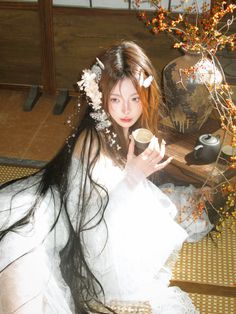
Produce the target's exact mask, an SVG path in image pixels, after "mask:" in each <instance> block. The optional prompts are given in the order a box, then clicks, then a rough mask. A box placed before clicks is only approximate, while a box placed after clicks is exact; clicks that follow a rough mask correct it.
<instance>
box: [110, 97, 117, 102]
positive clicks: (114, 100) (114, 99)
mask: <svg viewBox="0 0 236 314" xmlns="http://www.w3.org/2000/svg"><path fill="white" fill-rule="evenodd" d="M110 101H111V102H113V103H118V102H119V99H118V98H111V99H110Z"/></svg>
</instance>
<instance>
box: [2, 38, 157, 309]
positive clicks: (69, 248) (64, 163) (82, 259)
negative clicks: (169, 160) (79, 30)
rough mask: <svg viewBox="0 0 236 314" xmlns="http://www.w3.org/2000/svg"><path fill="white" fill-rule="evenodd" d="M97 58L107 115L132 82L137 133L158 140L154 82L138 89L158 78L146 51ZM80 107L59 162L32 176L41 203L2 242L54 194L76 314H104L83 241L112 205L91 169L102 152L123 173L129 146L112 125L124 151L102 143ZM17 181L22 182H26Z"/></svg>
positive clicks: (124, 48)
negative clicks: (139, 110) (142, 81)
mask: <svg viewBox="0 0 236 314" xmlns="http://www.w3.org/2000/svg"><path fill="white" fill-rule="evenodd" d="M99 58H100V60H101V61H102V62H103V64H104V66H105V69H104V70H103V71H102V78H101V80H100V82H99V87H100V90H101V92H102V95H103V107H104V110H105V111H106V112H108V108H107V103H108V97H109V94H110V92H111V90H112V88H113V87H114V86H115V84H116V83H117V82H118V81H119V80H122V79H124V78H125V77H128V78H130V79H131V80H132V82H133V84H134V86H135V87H136V89H137V91H138V93H139V95H140V98H141V101H142V106H143V114H142V116H141V118H140V119H139V120H138V121H137V122H136V124H135V126H133V127H148V128H149V129H151V130H152V131H153V133H154V134H155V133H156V131H157V124H158V115H157V110H158V104H159V100H160V94H159V89H158V86H157V83H156V81H155V80H154V81H153V83H152V84H151V86H150V87H149V88H145V89H144V88H142V87H140V85H139V78H140V73H141V72H142V74H143V75H144V77H148V76H149V75H152V76H154V78H156V74H155V70H154V68H153V66H152V64H151V62H150V60H149V59H148V58H147V56H146V55H145V53H144V52H143V50H142V49H141V48H140V47H139V46H138V45H136V44H135V43H133V42H127V41H125V42H122V43H121V44H118V45H116V46H113V47H112V48H110V49H109V50H107V52H106V53H105V54H104V55H102V56H99ZM80 102H81V107H82V111H81V113H80V118H79V120H78V122H77V125H75V127H74V128H73V130H72V132H71V135H70V136H69V137H68V138H67V141H66V142H65V144H64V145H63V146H62V148H61V149H60V151H59V152H58V153H57V154H56V156H55V157H54V158H53V159H52V160H51V161H50V162H48V163H47V165H46V166H44V167H43V168H42V169H41V170H40V171H38V172H37V173H36V174H34V175H32V176H31V177H33V178H37V180H35V183H33V184H35V185H37V192H36V195H37V197H36V198H35V202H34V204H33V206H32V207H31V208H30V209H29V211H28V212H27V214H26V215H25V216H24V217H22V218H21V219H20V220H19V221H17V222H16V223H14V224H13V225H11V226H9V227H8V228H6V229H4V230H2V231H0V240H1V239H3V237H4V236H5V235H6V234H7V233H8V232H9V231H14V230H16V229H17V228H19V227H20V226H22V225H25V224H27V223H28V222H29V220H30V217H31V216H32V215H34V212H35V210H36V208H37V205H38V203H39V202H40V201H41V200H42V199H43V198H44V196H45V195H46V193H48V191H51V193H52V194H53V197H54V198H59V205H57V206H59V207H60V208H59V210H58V211H57V213H58V214H57V216H56V218H55V221H54V223H53V225H52V226H51V229H50V231H52V230H53V229H54V227H55V225H56V223H57V221H58V219H59V216H60V215H61V213H62V212H63V213H64V214H65V215H66V217H67V225H68V229H69V238H68V241H67V244H66V246H65V247H64V248H63V249H62V251H61V252H60V257H61V265H60V267H61V272H62V275H63V278H64V280H65V281H66V283H67V284H68V285H69V287H70V290H71V293H72V296H73V299H74V304H75V311H76V313H78V314H81V313H83V314H85V313H88V312H89V311H90V312H96V313H104V311H103V310H100V311H99V310H98V309H96V310H95V309H94V307H93V305H94V304H98V305H102V304H103V303H105V300H104V298H103V297H104V292H103V288H102V285H101V284H100V283H99V281H98V280H97V278H96V277H95V275H94V274H93V272H92V270H91V269H90V267H89V265H88V263H87V261H86V252H85V250H86V248H85V245H84V239H83V235H84V232H86V231H87V230H88V229H89V228H94V227H96V226H97V225H98V224H100V223H101V221H104V212H105V209H106V207H107V204H108V202H109V195H108V193H107V190H106V188H105V187H104V186H102V185H100V184H99V183H98V182H96V181H95V180H94V179H93V169H94V167H95V165H96V162H97V161H98V159H99V156H100V154H101V152H103V153H104V154H107V155H108V156H110V158H112V159H113V161H114V162H115V163H116V164H117V165H118V166H120V167H123V166H124V164H125V159H126V154H127V142H126V141H125V139H124V135H123V132H122V129H121V127H119V126H118V125H117V124H116V123H115V122H114V121H112V122H113V123H112V126H111V131H114V132H116V133H117V142H118V143H119V144H120V145H121V147H122V149H121V150H120V151H119V152H117V151H114V150H113V148H111V147H109V145H108V143H107V142H106V141H105V140H104V135H103V133H102V132H99V131H97V130H96V123H95V121H94V119H92V118H91V116H90V113H91V110H92V108H91V107H90V106H89V105H88V101H87V98H86V95H81V99H80ZM111 120H112V119H111ZM131 131H132V130H131ZM74 156H77V157H76V158H78V167H77V170H76V171H77V172H78V174H79V175H78V176H77V180H78V182H77V187H78V188H77V195H76V200H77V201H75V202H74V204H72V207H73V208H72V210H73V212H74V213H76V224H73V223H72V220H71V215H70V210H71V209H70V208H69V202H68V199H69V198H70V190H71V184H73V183H74V182H71V167H72V164H73V162H72V160H73V157H74ZM78 178H79V179H78ZM19 180H20V181H22V180H25V179H19ZM30 182H32V181H30ZM12 183H13V182H8V183H6V184H4V185H2V186H1V189H4V188H5V187H6V186H8V185H9V184H12ZM26 188H27V187H26ZM55 191H56V192H57V193H56V192H55ZM92 195H93V197H94V195H95V198H96V206H97V208H96V212H95V215H94V222H92V224H91V219H90V220H88V217H87V212H88V208H89V206H90V204H89V201H90V198H91V196H92ZM57 204H58V203H57ZM70 206H71V204H70ZM88 222H89V223H88ZM105 308H106V309H108V310H109V311H110V312H111V313H114V311H113V310H112V309H109V308H108V307H106V306H104V309H105ZM106 313H107V311H106Z"/></svg>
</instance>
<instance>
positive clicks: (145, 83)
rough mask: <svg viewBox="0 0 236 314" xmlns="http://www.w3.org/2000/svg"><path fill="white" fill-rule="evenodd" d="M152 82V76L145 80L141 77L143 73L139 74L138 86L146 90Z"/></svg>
mask: <svg viewBox="0 0 236 314" xmlns="http://www.w3.org/2000/svg"><path fill="white" fill-rule="evenodd" d="M152 81H153V76H152V75H149V76H148V77H147V78H146V79H145V80H144V77H143V72H141V74H140V79H139V86H143V87H144V88H148V87H149V86H150V85H151V83H152Z"/></svg>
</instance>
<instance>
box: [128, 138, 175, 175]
mask: <svg viewBox="0 0 236 314" xmlns="http://www.w3.org/2000/svg"><path fill="white" fill-rule="evenodd" d="M165 144H166V143H165V141H164V140H162V142H161V144H160V145H159V143H158V139H157V138H156V137H155V136H154V137H153V138H152V140H151V142H150V144H149V145H148V147H147V148H146V149H145V150H144V151H143V152H142V153H141V154H139V155H138V156H135V154H134V147H135V144H134V139H133V137H132V136H131V141H130V145H129V149H128V155H127V164H126V168H129V167H130V168H131V169H133V170H137V171H138V172H141V173H142V174H143V175H144V176H145V177H148V176H150V175H151V174H153V173H154V172H156V171H159V170H161V169H163V168H164V167H166V166H167V165H168V164H169V163H170V162H171V160H172V159H173V157H169V158H167V159H166V160H165V161H162V159H163V158H164V156H165ZM161 161H162V162H161Z"/></svg>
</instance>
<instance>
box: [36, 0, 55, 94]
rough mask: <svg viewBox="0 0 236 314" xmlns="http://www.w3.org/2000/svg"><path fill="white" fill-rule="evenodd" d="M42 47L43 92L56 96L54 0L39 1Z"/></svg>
mask: <svg viewBox="0 0 236 314" xmlns="http://www.w3.org/2000/svg"><path fill="white" fill-rule="evenodd" d="M38 8H39V19H40V31H41V47H42V49H41V50H42V85H43V91H44V92H45V93H47V94H50V95H55V94H56V74H55V73H56V70H55V52H54V32H53V0H38Z"/></svg>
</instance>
